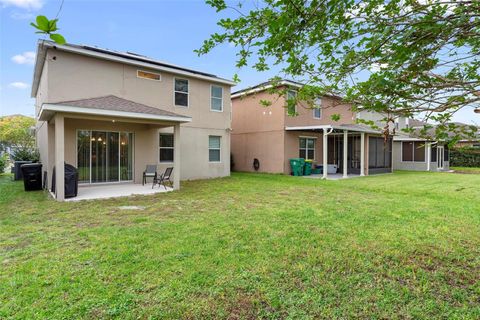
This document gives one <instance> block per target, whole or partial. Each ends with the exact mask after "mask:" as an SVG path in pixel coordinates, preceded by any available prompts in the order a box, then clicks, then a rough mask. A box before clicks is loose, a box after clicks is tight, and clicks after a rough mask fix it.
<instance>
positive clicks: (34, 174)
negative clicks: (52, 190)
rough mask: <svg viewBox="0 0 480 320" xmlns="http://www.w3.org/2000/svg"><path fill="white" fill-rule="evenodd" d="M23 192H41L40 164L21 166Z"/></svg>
mask: <svg viewBox="0 0 480 320" xmlns="http://www.w3.org/2000/svg"><path fill="white" fill-rule="evenodd" d="M21 170H22V175H23V186H24V188H25V191H34V190H42V164H41V163H28V164H23V165H22V166H21Z"/></svg>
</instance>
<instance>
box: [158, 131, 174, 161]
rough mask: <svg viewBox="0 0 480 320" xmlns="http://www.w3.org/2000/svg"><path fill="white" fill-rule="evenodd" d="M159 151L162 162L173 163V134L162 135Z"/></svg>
mask: <svg viewBox="0 0 480 320" xmlns="http://www.w3.org/2000/svg"><path fill="white" fill-rule="evenodd" d="M159 149H160V151H159V161H160V162H173V150H174V145H173V134H171V133H160V139H159Z"/></svg>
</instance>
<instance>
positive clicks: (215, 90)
mask: <svg viewBox="0 0 480 320" xmlns="http://www.w3.org/2000/svg"><path fill="white" fill-rule="evenodd" d="M210 110H213V111H223V88H222V87H219V86H213V85H212V87H211V89H210Z"/></svg>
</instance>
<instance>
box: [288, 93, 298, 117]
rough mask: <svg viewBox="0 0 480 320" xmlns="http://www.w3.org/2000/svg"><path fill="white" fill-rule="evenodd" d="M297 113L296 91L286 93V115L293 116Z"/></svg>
mask: <svg viewBox="0 0 480 320" xmlns="http://www.w3.org/2000/svg"><path fill="white" fill-rule="evenodd" d="M296 113H297V91H293V90H288V91H287V114H288V115H289V116H293V115H295V114H296Z"/></svg>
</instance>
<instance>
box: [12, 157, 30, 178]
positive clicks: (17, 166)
mask: <svg viewBox="0 0 480 320" xmlns="http://www.w3.org/2000/svg"><path fill="white" fill-rule="evenodd" d="M27 163H32V161H15V163H14V164H13V177H14V179H15V181H18V180H22V179H23V174H22V169H21V167H22V165H24V164H27Z"/></svg>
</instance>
